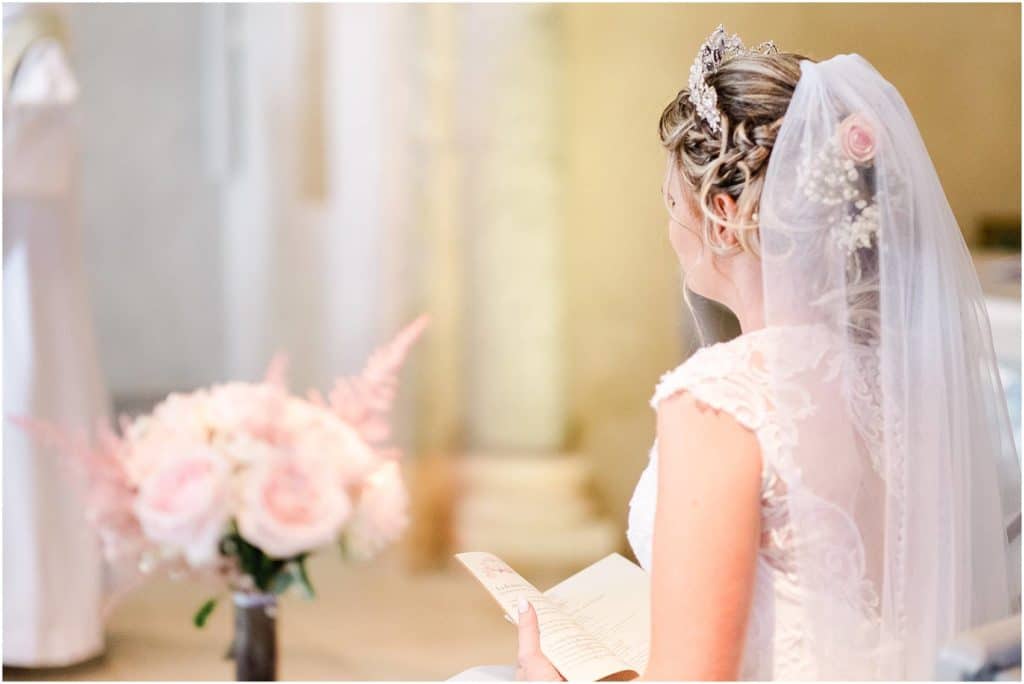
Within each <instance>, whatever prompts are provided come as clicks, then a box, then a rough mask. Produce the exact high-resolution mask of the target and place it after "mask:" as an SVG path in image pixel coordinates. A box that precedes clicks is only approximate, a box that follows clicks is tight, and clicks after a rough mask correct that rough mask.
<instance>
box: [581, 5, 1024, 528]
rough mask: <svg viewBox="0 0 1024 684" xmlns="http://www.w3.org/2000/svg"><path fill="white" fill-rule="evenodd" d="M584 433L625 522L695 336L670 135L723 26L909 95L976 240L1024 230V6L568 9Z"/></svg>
mask: <svg viewBox="0 0 1024 684" xmlns="http://www.w3.org/2000/svg"><path fill="white" fill-rule="evenodd" d="M564 21H565V30H566V45H567V48H566V50H567V51H566V68H567V70H568V78H567V79H566V82H567V84H568V85H567V87H568V91H567V93H565V96H566V102H567V107H568V112H567V121H566V122H565V130H566V135H567V136H568V139H567V154H568V184H567V187H568V188H569V195H568V198H567V207H568V215H567V230H568V233H569V239H568V241H567V255H566V259H567V268H568V271H569V274H570V278H569V281H570V287H569V293H568V297H569V302H568V306H567V312H568V319H569V320H568V323H569V325H568V328H569V330H570V349H569V363H570V381H569V386H570V387H571V396H570V400H571V415H572V428H573V430H572V431H571V433H570V434H573V435H575V437H574V439H575V442H576V445H577V446H579V447H581V448H583V449H584V450H586V451H587V452H588V454H589V455H590V456H591V457H592V458H593V460H594V463H595V465H596V467H597V472H598V477H599V485H600V488H601V492H602V494H604V496H605V499H606V501H607V503H608V507H609V509H610V512H611V513H612V514H613V515H615V516H616V519H618V520H620V521H622V522H623V524H624V522H625V514H626V503H627V501H628V497H629V495H630V493H631V492H632V488H633V486H634V484H635V482H636V478H637V476H638V474H639V472H640V470H641V469H642V467H643V465H644V463H645V461H646V451H647V448H648V447H649V445H650V443H651V439H652V437H653V430H654V419H653V413H652V412H651V410H650V409H649V408H648V407H647V400H648V398H649V397H650V394H651V391H652V390H653V387H654V384H655V382H656V381H657V379H658V376H659V374H660V373H661V372H662V371H664V370H666V369H668V368H670V367H672V366H674V365H675V364H677V363H678V362H679V361H680V360H681V359H682V358H683V356H684V354H685V351H686V350H685V349H684V347H685V346H686V344H685V343H684V339H685V337H684V336H685V334H686V326H687V325H688V321H687V318H686V316H685V315H684V312H683V304H682V301H681V297H680V287H679V283H680V277H679V274H678V270H677V267H676V265H675V262H674V260H673V256H672V254H671V252H670V248H669V245H668V242H667V239H666V234H665V214H664V210H663V208H662V205H661V200H660V195H659V193H660V187H661V179H662V174H663V171H664V154H663V152H662V150H661V148H660V145H659V143H658V141H657V135H656V130H657V127H656V124H657V120H658V115H659V114H660V113H661V110H662V108H663V106H664V105H665V104H666V103H667V102H668V101H669V100H670V99H671V98H672V97H673V96H674V95H675V94H676V92H678V90H679V89H680V88H682V87H683V86H684V85H685V83H686V78H687V74H688V71H689V67H690V64H691V63H692V61H693V57H694V55H695V53H696V49H697V46H698V45H699V44H700V43H701V41H702V40H703V39H704V38H705V37H706V36H707V34H708V33H709V32H710V31H711V30H712V29H713V28H714V27H715V26H716V25H717V24H718V23H719V22H722V23H724V24H725V27H726V29H727V30H728V31H730V32H736V33H738V34H739V35H740V36H741V37H742V38H743V39H744V41H745V42H747V43H748V44H754V43H758V42H760V41H762V40H768V39H773V40H775V41H776V43H777V44H778V46H779V47H780V49H782V50H787V51H794V52H801V53H803V54H805V55H807V56H809V57H812V58H815V59H819V60H820V59H826V58H828V57H830V56H832V55H834V54H838V53H843V52H857V53H859V54H861V55H862V56H864V57H865V58H866V59H868V60H869V61H870V62H871V63H872V64H874V65H875V66H876V67H877V68H878V70H879V71H880V72H881V73H882V74H883V75H885V76H886V78H888V79H889V81H891V82H892V83H893V84H894V85H895V86H896V88H898V89H899V91H900V92H901V93H902V94H903V97H904V99H905V100H906V101H907V104H908V106H909V107H910V110H911V111H912V112H913V114H914V117H915V119H916V121H917V123H918V126H919V127H920V129H921V132H922V135H923V137H924V139H925V143H926V145H927V147H928V150H929V152H930V153H931V155H932V158H933V160H934V162H935V165H936V167H937V169H938V171H939V175H940V177H941V179H942V181H943V184H944V187H945V189H946V193H947V196H948V198H949V201H950V204H951V205H952V207H953V210H954V212H955V213H956V215H957V218H958V219H959V220H960V223H961V226H962V228H963V229H964V231H965V233H967V234H968V236H969V235H970V234H971V232H972V231H973V230H974V229H975V227H976V224H977V222H978V221H979V219H980V218H981V217H983V216H984V215H986V214H1002V215H1006V214H1010V215H1016V216H1019V214H1020V8H1019V6H1017V5H1009V4H1003V5H949V4H947V5H873V4H872V5H868V4H845V5H806V4H805V5H796V4H792V5H790V4H786V5H780V4H757V5H753V4H750V5H748V4H743V5H740V4H733V5H708V4H703V5H669V4H661V5H566V6H564Z"/></svg>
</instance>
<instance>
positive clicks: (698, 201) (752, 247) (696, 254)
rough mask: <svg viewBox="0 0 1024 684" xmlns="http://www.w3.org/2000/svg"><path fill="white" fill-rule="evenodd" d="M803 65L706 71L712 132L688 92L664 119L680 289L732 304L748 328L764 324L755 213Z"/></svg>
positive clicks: (754, 61) (784, 61)
mask: <svg viewBox="0 0 1024 684" xmlns="http://www.w3.org/2000/svg"><path fill="white" fill-rule="evenodd" d="M802 59H808V58H807V57H804V56H802V55H798V54H792V53H778V52H776V53H773V54H756V53H751V54H740V55H735V56H733V57H731V58H728V59H726V60H725V61H724V62H723V63H722V64H721V65H720V66H719V67H718V68H717V69H716V70H714V71H713V72H712V73H709V74H706V75H705V77H704V80H705V82H706V83H707V85H709V86H711V87H713V88H714V89H715V91H716V93H717V110H718V112H720V114H721V118H720V125H719V127H718V130H717V131H715V130H713V129H712V128H711V126H710V125H709V123H708V122H707V120H706V119H705V118H703V117H702V116H701V113H700V112H699V111H698V110H697V108H696V107H695V106H694V104H693V103H692V102H691V101H690V90H689V88H684V89H683V90H681V91H679V94H678V95H676V97H675V99H673V101H672V102H670V103H669V105H668V106H667V107H665V111H664V112H662V114H661V121H660V124H659V132H660V135H661V142H662V144H663V145H664V146H665V148H666V149H667V150H668V165H667V171H666V175H665V182H664V187H663V195H664V199H665V204H666V207H667V209H668V211H669V215H670V219H669V238H670V240H671V242H672V246H673V247H674V248H675V251H676V254H677V255H678V256H679V262H680V265H681V266H682V268H683V271H684V272H685V274H686V287H687V289H689V290H691V291H693V292H696V293H698V294H700V295H702V296H704V297H707V298H709V299H713V300H715V301H718V302H721V303H722V304H724V305H725V306H727V307H729V308H730V309H731V310H732V311H733V312H734V313H735V314H736V315H737V317H738V318H739V319H740V322H741V324H742V325H743V326H744V328H745V329H746V328H748V327H759V325H760V323H759V321H758V320H757V319H758V315H757V314H758V313H759V311H760V307H761V298H760V273H761V271H760V257H759V254H760V249H759V242H758V228H757V210H758V204H759V201H760V198H761V189H762V187H763V186H764V179H765V175H766V173H767V170H768V160H769V159H770V158H771V152H772V147H773V145H774V143H775V138H776V135H777V134H778V132H779V128H780V127H781V125H782V120H783V117H784V116H785V114H786V109H787V107H788V106H789V102H790V99H791V98H792V97H793V91H794V90H795V89H796V84H797V81H798V80H799V78H800V60H802ZM744 319H747V320H744Z"/></svg>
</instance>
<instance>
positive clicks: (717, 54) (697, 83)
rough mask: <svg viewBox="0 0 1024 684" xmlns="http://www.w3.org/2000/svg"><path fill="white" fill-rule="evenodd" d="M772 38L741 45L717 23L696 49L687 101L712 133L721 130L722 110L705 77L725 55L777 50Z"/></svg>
mask: <svg viewBox="0 0 1024 684" xmlns="http://www.w3.org/2000/svg"><path fill="white" fill-rule="evenodd" d="M778 51H779V50H778V48H776V47H775V41H772V40H769V41H765V42H763V43H760V44H759V45H757V46H755V47H753V48H747V47H744V45H743V41H741V40H740V38H739V36H737V35H736V34H735V33H734V34H732V35H731V36H727V35H726V33H725V27H724V26H722V24H719V25H718V28H716V29H715V30H714V31H712V32H711V35H710V36H709V37H708V39H707V40H705V41H704V43H703V44H702V45H701V46H700V50H698V51H697V58H696V59H695V60H693V66H691V67H690V102H692V103H693V106H694V107H695V108H696V109H697V113H698V114H699V115H700V117H701V118H702V119H704V121H705V122H707V124H708V127H710V128H711V130H712V132H714V133H717V132H718V131H719V130H720V129H721V127H722V126H721V124H722V113H721V112H719V111H718V93H716V92H715V88H714V86H710V85H708V83H707V80H706V77H707V75H708V74H712V73H714V72H715V71H717V70H718V67H719V66H721V64H722V62H723V61H725V58H726V57H730V56H733V55H738V54H762V55H771V54H774V53H776V52H778Z"/></svg>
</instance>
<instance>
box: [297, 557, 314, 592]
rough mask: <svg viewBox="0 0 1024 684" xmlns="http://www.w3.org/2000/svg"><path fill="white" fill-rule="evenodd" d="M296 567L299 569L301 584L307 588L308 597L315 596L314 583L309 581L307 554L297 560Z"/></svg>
mask: <svg viewBox="0 0 1024 684" xmlns="http://www.w3.org/2000/svg"><path fill="white" fill-rule="evenodd" d="M295 567H296V568H298V570H299V585H300V586H301V587H302V588H303V589H304V590H305V592H306V598H310V599H311V598H315V597H316V592H315V591H313V584H312V583H311V582H310V581H309V574H308V573H307V572H306V556H304V555H303V556H299V557H298V559H296V561H295Z"/></svg>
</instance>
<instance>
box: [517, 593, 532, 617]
mask: <svg viewBox="0 0 1024 684" xmlns="http://www.w3.org/2000/svg"><path fill="white" fill-rule="evenodd" d="M528 610H530V603H529V601H527V600H526V598H524V597H522V596H520V597H519V614H520V615H522V614H523V613H525V612H526V611H528Z"/></svg>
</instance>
